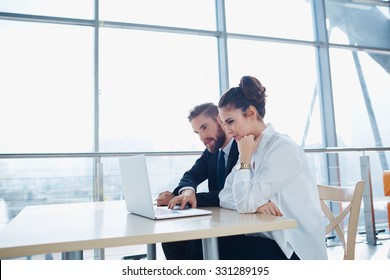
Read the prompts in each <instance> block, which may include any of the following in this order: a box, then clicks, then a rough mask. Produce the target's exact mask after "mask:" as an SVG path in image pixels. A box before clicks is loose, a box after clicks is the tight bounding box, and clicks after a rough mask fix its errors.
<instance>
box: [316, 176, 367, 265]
mask: <svg viewBox="0 0 390 280" xmlns="http://www.w3.org/2000/svg"><path fill="white" fill-rule="evenodd" d="M317 187H318V193H319V197H320V203H321V209H322V212H323V213H324V214H325V216H326V217H327V218H328V220H329V224H327V226H326V234H328V233H329V232H330V231H331V230H333V229H334V230H335V231H336V234H337V236H338V237H339V239H340V241H341V243H342V246H343V249H344V260H353V259H355V243H356V234H357V227H358V221H359V214H360V205H361V202H362V197H363V191H364V181H359V182H357V183H356V185H355V187H333V186H326V185H320V184H319V185H317ZM326 201H333V202H340V203H341V202H347V203H348V202H349V204H348V206H347V207H345V208H344V209H343V210H342V211H341V210H340V214H338V215H336V216H335V215H334V214H333V213H332V211H331V210H330V208H329V207H328V205H327V204H326ZM347 214H349V219H348V229H347V230H348V233H347V239H345V235H344V230H343V227H342V222H343V221H344V220H346V219H345V217H346V216H347Z"/></svg>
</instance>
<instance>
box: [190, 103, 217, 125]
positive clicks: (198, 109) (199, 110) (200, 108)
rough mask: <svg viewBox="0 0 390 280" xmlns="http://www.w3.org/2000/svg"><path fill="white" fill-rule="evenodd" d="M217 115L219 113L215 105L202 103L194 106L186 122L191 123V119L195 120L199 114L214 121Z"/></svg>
mask: <svg viewBox="0 0 390 280" xmlns="http://www.w3.org/2000/svg"><path fill="white" fill-rule="evenodd" d="M218 113H219V112H218V107H217V105H215V104H213V103H203V104H200V105H197V106H195V107H194V108H192V109H191V110H190V114H189V115H188V120H189V121H190V122H191V121H192V120H193V119H195V118H196V117H198V116H199V115H201V114H204V115H205V116H206V117H209V118H212V119H214V120H216V119H217V116H218Z"/></svg>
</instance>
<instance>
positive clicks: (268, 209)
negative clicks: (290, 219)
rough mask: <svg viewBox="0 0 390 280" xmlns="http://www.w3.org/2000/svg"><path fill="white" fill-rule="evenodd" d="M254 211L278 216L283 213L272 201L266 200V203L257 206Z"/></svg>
mask: <svg viewBox="0 0 390 280" xmlns="http://www.w3.org/2000/svg"><path fill="white" fill-rule="evenodd" d="M256 213H260V214H268V215H272V216H278V217H282V216H283V213H282V212H280V210H279V208H278V207H277V206H276V205H275V204H274V203H273V202H272V201H268V202H267V203H266V204H264V205H261V206H260V207H258V208H257V209H256Z"/></svg>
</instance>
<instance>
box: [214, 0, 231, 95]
mask: <svg viewBox="0 0 390 280" xmlns="http://www.w3.org/2000/svg"><path fill="white" fill-rule="evenodd" d="M215 6H216V21H217V34H218V36H217V41H218V70H219V71H218V72H219V73H218V74H219V91H220V95H222V94H223V93H224V92H225V91H226V90H227V89H228V88H229V66H228V50H227V33H226V13H225V0H215Z"/></svg>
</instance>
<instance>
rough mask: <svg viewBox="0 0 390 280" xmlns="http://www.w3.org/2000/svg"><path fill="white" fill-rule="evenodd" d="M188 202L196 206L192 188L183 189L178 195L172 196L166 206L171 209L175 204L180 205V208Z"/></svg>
mask: <svg viewBox="0 0 390 280" xmlns="http://www.w3.org/2000/svg"><path fill="white" fill-rule="evenodd" d="M187 203H189V204H190V205H191V207H192V208H196V206H197V205H196V196H195V192H194V191H193V190H184V191H182V192H181V193H180V195H178V196H175V197H174V198H172V199H171V200H170V201H169V203H168V208H169V209H173V208H175V206H176V205H180V209H184V208H185V207H186V205H187Z"/></svg>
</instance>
